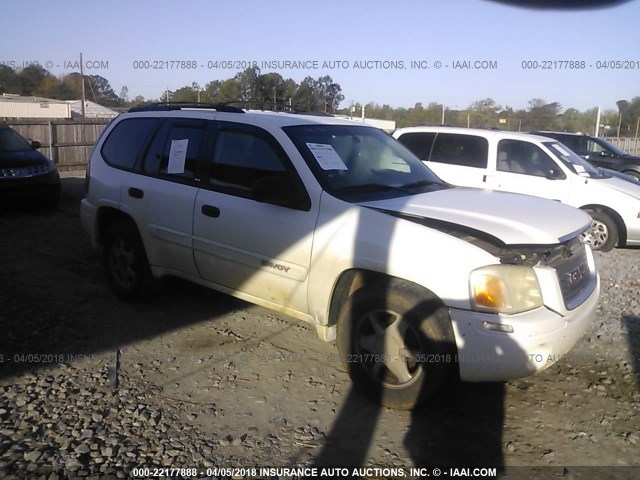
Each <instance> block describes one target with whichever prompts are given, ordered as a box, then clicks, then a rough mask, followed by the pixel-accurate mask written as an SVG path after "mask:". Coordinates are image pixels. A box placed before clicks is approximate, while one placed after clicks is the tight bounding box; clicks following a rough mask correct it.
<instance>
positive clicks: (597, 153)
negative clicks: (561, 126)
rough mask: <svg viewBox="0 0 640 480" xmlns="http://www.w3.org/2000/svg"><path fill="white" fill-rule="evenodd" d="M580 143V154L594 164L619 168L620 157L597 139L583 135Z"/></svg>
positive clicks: (614, 168)
mask: <svg viewBox="0 0 640 480" xmlns="http://www.w3.org/2000/svg"><path fill="white" fill-rule="evenodd" d="M579 145H580V147H579V149H580V152H581V153H580V155H581V156H582V157H584V159H585V160H588V161H589V163H591V164H592V165H595V166H596V167H603V168H610V169H611V170H617V168H616V167H617V164H618V163H619V159H618V158H617V157H616V156H615V155H613V154H612V152H610V151H609V150H607V149H606V148H605V147H604V146H602V145H600V144H599V143H598V142H596V141H595V140H593V139H591V138H589V137H582V138H580V142H579Z"/></svg>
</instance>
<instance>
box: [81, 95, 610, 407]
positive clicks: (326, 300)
mask: <svg viewBox="0 0 640 480" xmlns="http://www.w3.org/2000/svg"><path fill="white" fill-rule="evenodd" d="M81 216H82V221H83V224H84V227H85V229H86V231H87V232H88V233H89V235H90V237H91V241H92V243H93V245H94V246H96V247H97V246H99V245H101V246H102V247H103V261H104V266H105V268H106V272H107V276H108V279H109V282H110V284H111V286H112V288H113V290H114V291H115V293H116V294H117V295H119V296H120V297H122V298H125V299H137V298H140V297H143V296H145V294H147V292H148V291H149V290H150V289H152V287H153V284H154V283H155V280H156V279H157V278H159V277H163V276H167V275H174V276H178V277H181V278H184V279H188V280H191V281H193V282H195V283H198V284H201V285H205V286H207V287H210V288H213V289H215V290H219V291H222V292H226V293H228V294H230V295H233V296H236V297H239V298H241V299H244V300H247V301H249V302H253V303H256V304H259V305H263V306H266V307H269V308H272V309H274V310H277V311H280V312H284V313H286V314H289V315H291V316H293V317H296V318H299V319H302V320H306V321H308V322H311V323H312V324H314V325H316V327H317V331H318V333H319V335H320V336H321V338H323V339H325V340H328V341H330V340H334V339H336V340H337V346H338V349H339V352H340V355H341V358H342V361H343V364H344V366H345V368H346V369H347V370H348V372H349V374H350V376H351V378H352V379H353V380H354V382H355V384H356V385H357V386H358V387H362V388H365V389H367V390H368V391H369V393H370V394H371V395H373V397H374V398H375V399H376V400H378V401H380V402H382V403H383V404H385V405H388V406H393V407H398V408H411V407H413V406H415V405H417V404H419V403H420V402H422V401H423V400H425V399H427V398H429V397H431V396H432V395H433V394H435V393H436V392H437V390H438V388H439V387H441V386H442V385H443V384H444V383H446V382H447V381H448V379H451V378H455V377H457V376H458V375H459V377H460V378H461V379H462V380H467V381H493V380H506V379H510V378H515V377H521V376H526V375H530V374H532V373H535V372H537V371H539V370H542V369H544V368H546V367H548V366H549V365H551V364H552V363H553V362H554V361H555V360H556V359H557V358H558V357H559V356H561V355H563V354H565V353H566V352H567V351H568V350H569V349H570V348H571V347H572V346H573V345H574V344H575V343H576V342H577V341H578V339H579V338H580V337H581V335H582V334H583V333H584V331H585V330H586V329H587V328H588V326H589V325H590V322H591V320H592V319H593V317H594V315H595V311H596V306H597V302H598V295H599V279H598V275H597V273H596V269H595V267H594V261H593V256H592V253H591V249H590V248H589V247H588V246H586V245H584V244H583V243H582V242H581V241H580V235H581V234H582V233H583V232H584V231H585V229H587V228H588V227H589V225H590V223H591V219H590V218H589V216H588V215H587V214H585V213H584V212H581V211H579V210H576V209H574V208H572V207H569V206H565V205H561V204H558V203H556V202H551V201H548V200H542V199H537V198H533V197H528V196H524V195H509V194H503V193H496V192H486V191H480V190H474V189H464V188H453V187H451V186H450V185H446V184H444V183H443V182H442V181H440V180H439V179H438V178H437V177H436V176H435V175H434V174H433V173H432V172H431V171H430V170H429V169H428V168H427V167H426V166H424V164H423V163H422V162H420V161H419V160H418V159H417V158H416V157H415V156H414V155H413V154H411V153H410V152H409V151H408V150H407V149H405V148H404V147H403V146H402V145H401V144H400V143H398V142H397V141H396V140H394V139H393V138H391V137H390V136H388V135H387V134H385V133H384V132H382V131H380V130H378V129H376V128H373V127H370V126H366V125H363V124H361V123H354V122H350V121H348V120H340V119H336V118H333V117H321V116H310V115H296V114H284V113H273V112H271V113H266V112H244V111H242V110H239V109H235V108H230V107H218V108H215V109H214V108H212V107H210V108H208V109H204V108H186V107H182V108H179V107H178V106H151V107H146V108H138V109H133V110H132V111H130V113H127V114H124V115H121V116H119V117H118V118H117V119H115V120H114V121H113V122H112V124H111V125H109V126H108V127H107V128H106V129H105V132H104V134H103V135H102V136H101V138H100V139H99V140H98V141H97V143H96V145H95V148H94V151H93V154H92V157H91V160H90V165H89V171H88V193H87V196H86V198H85V199H84V200H83V201H82V206H81Z"/></svg>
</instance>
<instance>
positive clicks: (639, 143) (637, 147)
mask: <svg viewBox="0 0 640 480" xmlns="http://www.w3.org/2000/svg"><path fill="white" fill-rule="evenodd" d="M607 140H608V141H609V142H611V143H613V144H614V145H615V146H616V147H618V148H619V149H620V150H622V151H623V152H627V153H630V154H631V155H640V138H638V137H635V138H633V137H620V138H618V137H612V138H607Z"/></svg>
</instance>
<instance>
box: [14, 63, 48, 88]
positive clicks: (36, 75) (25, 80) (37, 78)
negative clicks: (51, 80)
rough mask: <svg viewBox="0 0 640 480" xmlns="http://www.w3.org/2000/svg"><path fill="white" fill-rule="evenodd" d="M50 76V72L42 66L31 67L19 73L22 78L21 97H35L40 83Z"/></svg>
mask: <svg viewBox="0 0 640 480" xmlns="http://www.w3.org/2000/svg"><path fill="white" fill-rule="evenodd" d="M48 75H51V74H50V73H49V71H48V70H46V69H45V68H44V67H42V66H40V65H35V64H33V65H29V66H28V67H25V68H23V69H22V70H20V72H19V73H18V77H19V78H20V95H34V93H35V91H36V89H37V88H38V86H39V85H40V82H42V80H44V78H45V77H46V76H48Z"/></svg>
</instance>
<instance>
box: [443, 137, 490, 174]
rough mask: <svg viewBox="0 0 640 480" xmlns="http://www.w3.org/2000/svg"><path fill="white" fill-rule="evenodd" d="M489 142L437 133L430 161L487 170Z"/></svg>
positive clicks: (484, 139)
mask: <svg viewBox="0 0 640 480" xmlns="http://www.w3.org/2000/svg"><path fill="white" fill-rule="evenodd" d="M488 155H489V142H488V141H487V139H486V138H483V137H478V136H475V135H459V134H455V133H439V134H438V136H437V137H436V140H435V143H434V145H433V151H432V152H431V161H432V162H437V163H447V164H450V165H460V166H462V167H474V168H487V158H488Z"/></svg>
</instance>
